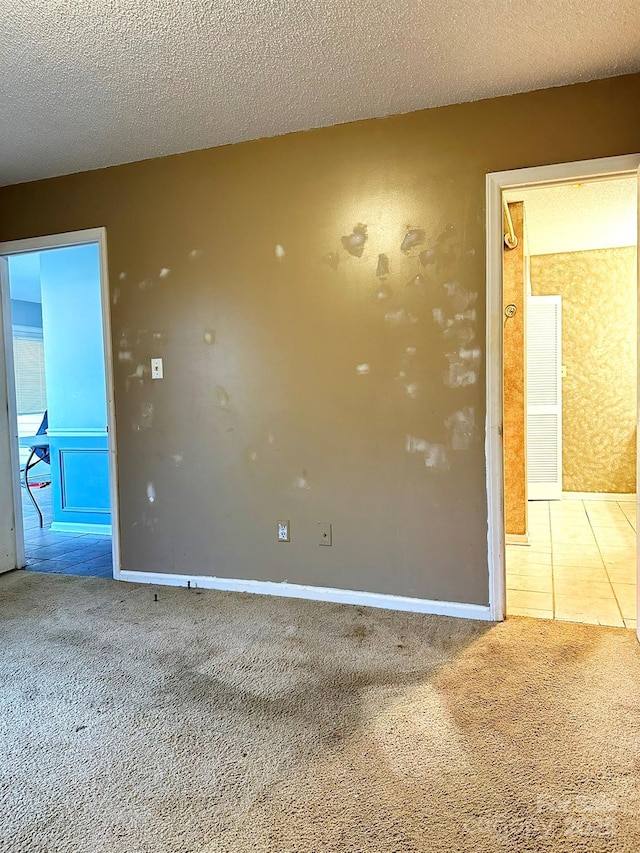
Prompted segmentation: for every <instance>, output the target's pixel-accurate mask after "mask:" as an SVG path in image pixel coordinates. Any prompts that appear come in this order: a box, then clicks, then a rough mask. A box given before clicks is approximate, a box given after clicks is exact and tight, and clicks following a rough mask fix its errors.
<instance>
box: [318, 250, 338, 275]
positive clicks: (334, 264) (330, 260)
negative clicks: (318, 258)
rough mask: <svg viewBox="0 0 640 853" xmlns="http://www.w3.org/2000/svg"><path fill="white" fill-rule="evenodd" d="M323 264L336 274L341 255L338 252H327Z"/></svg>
mask: <svg viewBox="0 0 640 853" xmlns="http://www.w3.org/2000/svg"><path fill="white" fill-rule="evenodd" d="M322 263H323V264H326V265H327V266H328V267H331V269H332V270H333V271H334V272H336V271H337V269H338V265H339V263H340V255H339V254H338V253H337V252H327V254H326V255H324V256H323V258H322Z"/></svg>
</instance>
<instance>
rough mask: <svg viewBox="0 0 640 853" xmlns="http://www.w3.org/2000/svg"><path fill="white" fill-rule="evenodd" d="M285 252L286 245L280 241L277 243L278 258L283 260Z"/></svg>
mask: <svg viewBox="0 0 640 853" xmlns="http://www.w3.org/2000/svg"><path fill="white" fill-rule="evenodd" d="M285 254H286V252H285V250H284V246H281V245H280V243H276V258H278V260H279V261H281V260H282V258H284V256H285Z"/></svg>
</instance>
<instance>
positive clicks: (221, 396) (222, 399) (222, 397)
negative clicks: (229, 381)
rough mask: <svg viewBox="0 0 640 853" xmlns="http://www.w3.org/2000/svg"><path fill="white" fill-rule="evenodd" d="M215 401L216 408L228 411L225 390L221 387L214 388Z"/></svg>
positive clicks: (227, 399)
mask: <svg viewBox="0 0 640 853" xmlns="http://www.w3.org/2000/svg"><path fill="white" fill-rule="evenodd" d="M215 394H216V400H217V403H218V407H219V408H220V409H228V408H229V395H228V394H227V392H226V390H225V389H224V388H223V387H222V385H216V387H215Z"/></svg>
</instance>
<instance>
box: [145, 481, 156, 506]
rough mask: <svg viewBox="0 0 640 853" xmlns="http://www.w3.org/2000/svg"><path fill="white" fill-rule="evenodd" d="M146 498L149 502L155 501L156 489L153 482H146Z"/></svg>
mask: <svg viewBox="0 0 640 853" xmlns="http://www.w3.org/2000/svg"><path fill="white" fill-rule="evenodd" d="M147 500H148V501H149V503H150V504H153V503H155V502H156V490H155V488H154V486H153V483H147Z"/></svg>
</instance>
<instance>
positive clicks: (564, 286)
mask: <svg viewBox="0 0 640 853" xmlns="http://www.w3.org/2000/svg"><path fill="white" fill-rule="evenodd" d="M531 291H532V293H533V295H534V296H544V295H554V294H556V295H560V296H562V350H563V352H562V363H563V364H564V365H565V366H566V368H567V376H566V378H565V379H564V380H563V382H562V487H563V489H564V490H565V491H569V492H620V493H626V492H635V490H636V417H637V416H636V371H637V366H636V365H637V358H636V353H637V337H636V329H637V320H636V317H637V308H636V303H637V295H636V247H635V246H631V247H628V248H623V249H598V250H595V251H590V252H566V253H563V254H558V255H537V256H532V258H531Z"/></svg>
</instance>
